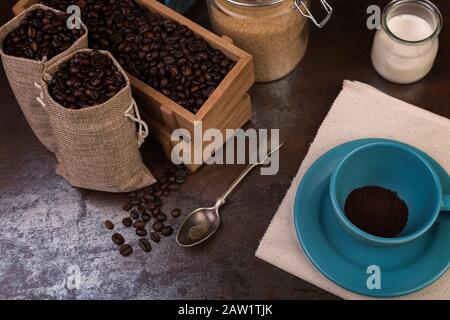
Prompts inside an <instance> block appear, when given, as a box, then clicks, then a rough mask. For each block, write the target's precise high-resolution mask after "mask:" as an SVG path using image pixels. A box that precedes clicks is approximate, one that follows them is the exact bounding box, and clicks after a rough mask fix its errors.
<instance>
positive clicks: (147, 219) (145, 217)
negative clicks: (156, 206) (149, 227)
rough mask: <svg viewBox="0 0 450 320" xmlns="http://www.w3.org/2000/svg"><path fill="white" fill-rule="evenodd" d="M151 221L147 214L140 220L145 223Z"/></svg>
mask: <svg viewBox="0 0 450 320" xmlns="http://www.w3.org/2000/svg"><path fill="white" fill-rule="evenodd" d="M151 219H152V217H151V216H150V215H149V214H148V213H147V212H145V213H143V214H142V220H144V221H145V222H149V221H150V220H151Z"/></svg>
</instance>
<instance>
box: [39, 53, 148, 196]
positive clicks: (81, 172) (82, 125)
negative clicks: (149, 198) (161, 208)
mask: <svg viewBox="0 0 450 320" xmlns="http://www.w3.org/2000/svg"><path fill="white" fill-rule="evenodd" d="M89 51H91V50H89V49H84V50H79V51H77V52H89ZM101 52H102V53H103V54H106V55H108V56H109V57H110V58H111V59H112V60H113V61H114V64H115V65H116V67H117V69H118V70H119V71H120V72H121V73H122V75H123V76H124V78H125V80H126V86H125V87H124V88H123V89H122V90H121V91H119V92H118V93H117V94H116V95H115V96H114V97H113V98H111V99H109V100H108V101H106V102H105V103H103V104H100V105H96V106H91V107H86V108H82V109H79V110H72V109H67V108H64V107H63V106H61V105H60V104H58V103H57V102H56V101H54V100H53V98H52V97H51V96H50V94H49V91H48V86H47V81H50V80H51V77H52V75H54V74H55V72H56V71H57V70H58V68H59V66H60V64H61V63H63V62H64V61H66V60H69V59H70V58H72V56H73V55H74V54H75V53H76V52H74V53H72V54H70V55H68V56H66V57H65V58H64V59H63V60H61V61H60V62H59V63H58V64H54V65H52V66H50V67H48V68H46V69H45V73H44V79H43V80H42V81H41V85H42V93H43V94H42V96H43V101H42V103H43V106H44V108H45V109H46V110H47V112H48V114H49V117H50V121H51V125H52V128H53V134H54V137H55V141H56V145H57V150H56V156H57V158H58V161H59V165H58V167H57V169H56V172H57V173H58V174H59V175H61V176H62V177H64V178H65V179H66V180H67V181H68V182H69V183H70V184H72V185H73V186H76V187H81V188H86V189H93V190H100V191H107V192H129V191H134V190H137V189H141V188H143V187H146V186H149V185H151V184H153V183H154V182H155V178H154V177H153V176H152V174H151V173H150V171H149V170H148V169H147V167H146V166H145V165H144V163H143V162H142V159H141V154H140V152H139V146H140V145H141V144H142V142H143V141H144V139H145V138H146V137H147V135H148V128H147V125H146V123H145V122H144V121H143V120H141V117H140V115H139V111H138V109H137V106H136V103H135V102H134V100H133V97H132V95H131V86H130V81H129V79H128V77H127V75H126V74H125V71H124V70H123V69H122V67H121V66H120V65H119V64H118V63H117V61H116V60H115V59H114V58H113V56H112V55H111V54H110V53H109V52H107V51H101ZM38 100H40V99H38ZM136 123H137V124H138V128H139V129H138V130H137V129H136Z"/></svg>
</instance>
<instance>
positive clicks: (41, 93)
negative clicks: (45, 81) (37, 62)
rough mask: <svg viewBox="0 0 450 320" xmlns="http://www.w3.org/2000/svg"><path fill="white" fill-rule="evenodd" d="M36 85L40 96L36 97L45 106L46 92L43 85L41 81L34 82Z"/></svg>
mask: <svg viewBox="0 0 450 320" xmlns="http://www.w3.org/2000/svg"><path fill="white" fill-rule="evenodd" d="M34 86H35V87H36V88H38V90H39V96H38V97H36V101H37V102H39V104H40V105H41V106H42V107H44V108H45V103H44V92H43V91H42V86H41V85H40V84H39V83H37V82H35V83H34Z"/></svg>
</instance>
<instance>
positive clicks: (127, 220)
mask: <svg viewBox="0 0 450 320" xmlns="http://www.w3.org/2000/svg"><path fill="white" fill-rule="evenodd" d="M122 224H123V225H124V226H125V227H129V226H131V225H132V224H133V220H131V218H129V217H126V218H123V220H122Z"/></svg>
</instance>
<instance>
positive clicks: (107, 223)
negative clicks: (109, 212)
mask: <svg viewBox="0 0 450 320" xmlns="http://www.w3.org/2000/svg"><path fill="white" fill-rule="evenodd" d="M105 227H106V229H109V230H112V229H114V223H113V222H112V221H111V220H106V221H105Z"/></svg>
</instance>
